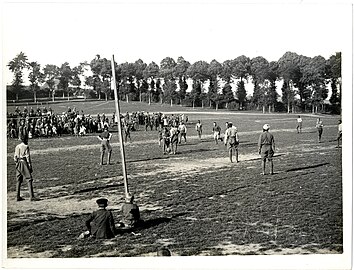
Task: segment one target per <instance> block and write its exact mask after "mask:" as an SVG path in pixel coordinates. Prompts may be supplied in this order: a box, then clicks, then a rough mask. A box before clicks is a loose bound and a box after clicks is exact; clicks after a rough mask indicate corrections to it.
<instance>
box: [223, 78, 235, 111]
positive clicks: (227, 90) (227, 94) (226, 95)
mask: <svg viewBox="0 0 354 270" xmlns="http://www.w3.org/2000/svg"><path fill="white" fill-rule="evenodd" d="M222 93H223V101H224V102H225V104H226V105H225V108H226V109H227V108H228V105H229V103H230V102H232V101H234V100H235V96H234V93H233V92H232V88H231V85H230V84H229V83H226V84H225V85H224V87H223V89H222Z"/></svg>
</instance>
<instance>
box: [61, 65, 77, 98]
mask: <svg viewBox="0 0 354 270" xmlns="http://www.w3.org/2000/svg"><path fill="white" fill-rule="evenodd" d="M72 77H73V72H72V70H71V67H70V65H69V63H68V62H65V63H64V64H62V65H61V67H60V68H59V85H58V86H59V87H60V88H61V89H63V95H64V93H65V92H67V94H68V100H69V99H70V88H69V83H70V82H71V80H72Z"/></svg>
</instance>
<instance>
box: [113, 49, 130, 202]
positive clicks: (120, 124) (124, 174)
mask: <svg viewBox="0 0 354 270" xmlns="http://www.w3.org/2000/svg"><path fill="white" fill-rule="evenodd" d="M111 64H112V77H113V90H114V101H115V106H116V116H117V119H118V136H119V146H120V155H121V158H122V171H123V181H124V190H125V196H127V195H128V194H129V189H128V177H127V168H126V165H125V153H124V143H123V134H122V122H121V119H120V109H119V98H118V91H117V82H116V73H115V65H114V55H112V61H111Z"/></svg>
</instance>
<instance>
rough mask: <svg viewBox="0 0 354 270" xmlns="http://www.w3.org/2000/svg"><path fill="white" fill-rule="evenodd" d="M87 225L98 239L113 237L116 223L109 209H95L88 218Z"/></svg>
mask: <svg viewBox="0 0 354 270" xmlns="http://www.w3.org/2000/svg"><path fill="white" fill-rule="evenodd" d="M86 227H87V229H88V230H89V231H90V232H91V234H92V236H94V237H96V238H98V239H108V238H113V237H114V234H115V225H114V219H113V215H112V212H111V211H109V210H107V209H98V210H97V211H94V212H93V213H92V214H91V215H90V217H89V218H88V219H87V220H86Z"/></svg>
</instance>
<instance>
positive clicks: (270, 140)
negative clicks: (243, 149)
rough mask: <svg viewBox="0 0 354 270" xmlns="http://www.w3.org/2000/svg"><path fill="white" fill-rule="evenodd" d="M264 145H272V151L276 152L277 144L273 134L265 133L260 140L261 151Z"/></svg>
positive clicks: (259, 147)
mask: <svg viewBox="0 0 354 270" xmlns="http://www.w3.org/2000/svg"><path fill="white" fill-rule="evenodd" d="M263 145H271V146H272V149H273V150H275V142H274V136H273V134H271V133H269V132H268V131H265V132H263V133H262V134H261V135H260V136H259V139H258V149H259V150H260V149H261V148H262V146H263Z"/></svg>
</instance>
